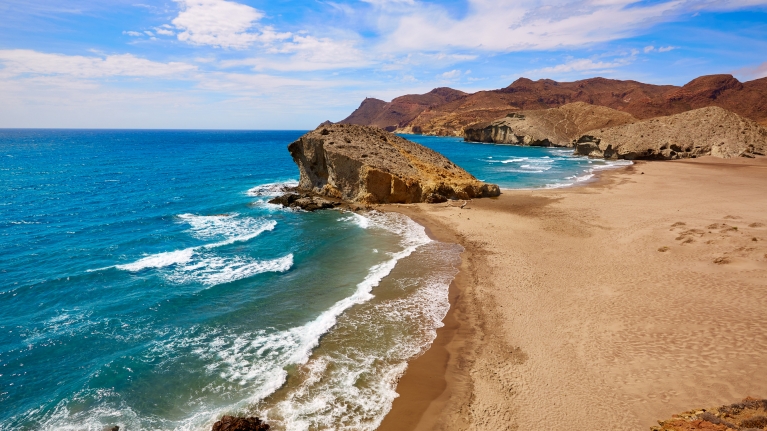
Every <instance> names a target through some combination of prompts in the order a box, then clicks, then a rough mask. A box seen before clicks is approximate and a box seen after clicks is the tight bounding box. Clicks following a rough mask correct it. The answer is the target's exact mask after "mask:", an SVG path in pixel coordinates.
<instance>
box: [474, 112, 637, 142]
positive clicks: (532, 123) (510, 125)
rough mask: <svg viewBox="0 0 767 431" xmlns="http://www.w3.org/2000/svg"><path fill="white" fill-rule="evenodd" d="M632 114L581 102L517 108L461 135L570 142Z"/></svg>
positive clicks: (479, 139) (487, 139)
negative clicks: (556, 105)
mask: <svg viewBox="0 0 767 431" xmlns="http://www.w3.org/2000/svg"><path fill="white" fill-rule="evenodd" d="M636 121H637V119H636V118H634V117H632V116H631V114H627V113H625V112H620V111H616V110H615V109H611V108H606V107H604V106H595V105H589V104H588V103H584V102H575V103H569V104H567V105H563V106H560V107H558V108H550V109H536V110H532V111H519V112H513V113H511V114H508V115H507V116H506V117H505V118H501V119H500V120H495V121H492V122H489V123H478V124H475V125H473V126H469V127H467V128H466V129H464V139H465V140H466V141H474V142H490V143H497V144H515V145H531V146H545V147H549V146H557V147H566V146H570V145H572V141H573V139H577V138H578V137H579V136H581V135H583V134H584V133H585V132H587V131H589V130H593V129H600V128H605V127H612V126H620V125H623V124H629V123H633V122H636Z"/></svg>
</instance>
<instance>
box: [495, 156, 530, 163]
mask: <svg viewBox="0 0 767 431" xmlns="http://www.w3.org/2000/svg"><path fill="white" fill-rule="evenodd" d="M527 159H528V157H518V158H513V159H507V160H493V161H494V162H501V163H504V164H505V163H516V162H524V161H525V160H527Z"/></svg>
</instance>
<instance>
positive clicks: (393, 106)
mask: <svg viewBox="0 0 767 431" xmlns="http://www.w3.org/2000/svg"><path fill="white" fill-rule="evenodd" d="M464 96H466V93H464V92H463V91H458V90H453V89H452V88H445V87H442V88H435V89H434V90H431V91H430V92H428V93H426V94H408V95H406V96H400V97H397V98H396V99H394V100H392V101H391V102H388V103H387V102H384V101H383V100H379V99H373V98H367V99H365V100H364V101H363V102H362V104H361V105H360V107H359V108H358V109H357V110H356V111H354V112H353V113H352V115H350V116H349V117H347V118H346V119H344V120H343V121H340V122H339V124H359V125H364V126H376V127H379V128H381V129H384V130H387V131H389V132H391V131H394V130H395V129H397V128H399V127H403V126H405V125H406V124H408V123H409V122H411V121H412V120H413V119H414V118H415V117H416V116H418V114H420V113H421V112H423V111H424V110H426V109H431V108H435V107H437V106H441V105H444V104H445V103H448V102H452V101H453V100H456V99H460V98H462V97H464Z"/></svg>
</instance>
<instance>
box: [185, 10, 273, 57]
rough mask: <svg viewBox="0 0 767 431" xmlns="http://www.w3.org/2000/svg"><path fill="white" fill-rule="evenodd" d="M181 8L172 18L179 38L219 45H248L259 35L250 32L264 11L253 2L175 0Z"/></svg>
mask: <svg viewBox="0 0 767 431" xmlns="http://www.w3.org/2000/svg"><path fill="white" fill-rule="evenodd" d="M175 1H177V2H178V3H179V4H180V5H181V12H179V14H178V16H177V17H176V18H175V19H173V21H171V22H172V23H173V25H174V26H175V27H176V29H178V30H180V33H178V40H180V41H183V42H188V43H190V44H193V45H210V46H214V47H218V48H234V49H242V48H247V47H248V46H249V45H251V44H252V43H253V42H255V41H257V40H258V39H259V35H258V34H256V33H253V32H249V30H251V29H252V28H253V26H254V25H255V23H256V22H257V21H259V20H260V19H261V18H263V17H264V14H263V12H261V11H259V10H257V9H254V8H252V7H250V6H247V5H244V4H241V3H236V2H232V1H226V0H175Z"/></svg>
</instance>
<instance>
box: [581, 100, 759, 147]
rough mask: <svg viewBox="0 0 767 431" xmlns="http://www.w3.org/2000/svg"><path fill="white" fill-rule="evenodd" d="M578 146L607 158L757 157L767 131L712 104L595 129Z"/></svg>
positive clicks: (585, 135) (582, 137)
mask: <svg viewBox="0 0 767 431" xmlns="http://www.w3.org/2000/svg"><path fill="white" fill-rule="evenodd" d="M573 145H574V146H575V154H576V155H582V156H589V157H597V158H606V159H628V160H634V159H651V160H652V159H656V160H671V159H684V158H694V157H700V156H709V155H710V156H714V157H720V158H724V159H727V158H732V157H754V156H755V155H765V153H767V129H765V128H764V127H762V126H760V125H759V124H757V123H756V122H754V121H751V120H749V119H746V118H743V117H741V116H739V115H737V114H735V113H733V112H729V111H726V110H724V109H722V108H719V107H708V108H701V109H696V110H693V111H688V112H684V113H681V114H677V115H670V116H667V117H661V118H655V119H652V120H645V121H641V122H637V123H632V124H626V125H623V126H617V127H611V128H606V129H600V130H592V131H590V132H588V133H586V134H584V135H583V136H581V137H580V138H578V139H577V140H576V141H575V142H574V143H573Z"/></svg>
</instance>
